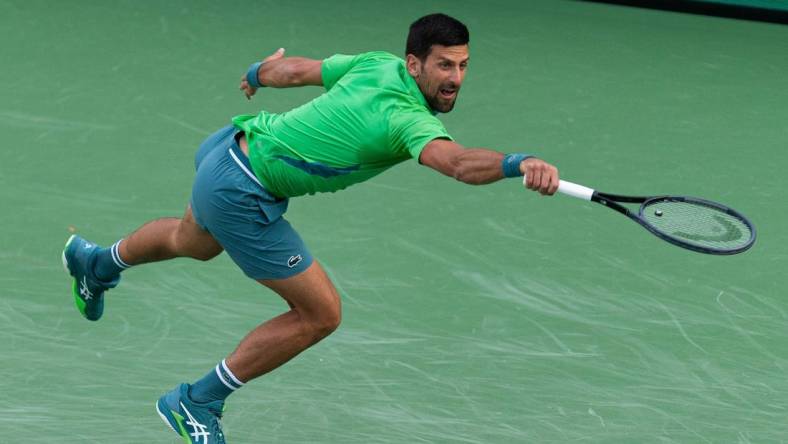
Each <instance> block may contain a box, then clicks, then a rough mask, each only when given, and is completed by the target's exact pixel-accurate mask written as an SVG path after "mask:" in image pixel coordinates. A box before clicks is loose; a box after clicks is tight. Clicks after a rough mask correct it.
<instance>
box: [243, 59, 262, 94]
mask: <svg viewBox="0 0 788 444" xmlns="http://www.w3.org/2000/svg"><path fill="white" fill-rule="evenodd" d="M263 63H265V62H257V63H252V66H250V67H249V70H248V71H246V81H247V82H248V83H249V86H251V87H252V88H263V87H265V85H262V84H261V83H260V81H259V79H258V77H257V71H259V70H260V66H262V64H263Z"/></svg>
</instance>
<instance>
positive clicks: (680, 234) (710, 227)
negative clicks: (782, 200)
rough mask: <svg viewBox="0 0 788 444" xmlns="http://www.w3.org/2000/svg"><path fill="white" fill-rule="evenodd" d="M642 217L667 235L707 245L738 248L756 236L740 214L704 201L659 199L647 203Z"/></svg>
mask: <svg viewBox="0 0 788 444" xmlns="http://www.w3.org/2000/svg"><path fill="white" fill-rule="evenodd" d="M641 217H642V218H643V219H645V220H646V222H648V223H649V225H651V226H652V227H653V228H655V229H657V230H659V231H660V232H662V233H663V234H665V235H668V236H671V237H673V238H674V239H678V240H681V241H682V242H686V243H688V244H692V245H696V246H700V247H704V248H714V249H721V250H734V249H737V248H741V247H744V246H745V245H747V244H748V243H749V242H750V238H751V237H752V230H751V228H750V227H749V226H748V225H747V224H746V223H745V222H744V221H742V220H741V219H740V218H739V217H737V216H735V215H733V214H729V213H728V212H727V211H725V210H723V209H721V208H716V207H713V206H709V205H705V204H703V203H700V202H692V201H670V200H658V201H655V202H653V203H650V204H647V205H646V206H644V207H643V208H642V210H641Z"/></svg>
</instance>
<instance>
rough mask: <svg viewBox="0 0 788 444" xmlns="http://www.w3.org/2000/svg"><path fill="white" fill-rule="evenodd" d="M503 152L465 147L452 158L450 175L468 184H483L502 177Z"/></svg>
mask: <svg viewBox="0 0 788 444" xmlns="http://www.w3.org/2000/svg"><path fill="white" fill-rule="evenodd" d="M503 157H504V155H503V153H499V152H497V151H492V150H488V149H485V148H466V149H464V150H462V151H461V152H459V153H458V154H457V155H456V156H455V157H454V159H452V163H453V165H452V167H453V168H452V176H453V177H454V178H455V179H457V180H459V181H460V182H463V183H467V184H470V185H484V184H488V183H492V182H496V181H498V180H501V179H503V178H504V175H503V170H502V169H501V163H502V162H503Z"/></svg>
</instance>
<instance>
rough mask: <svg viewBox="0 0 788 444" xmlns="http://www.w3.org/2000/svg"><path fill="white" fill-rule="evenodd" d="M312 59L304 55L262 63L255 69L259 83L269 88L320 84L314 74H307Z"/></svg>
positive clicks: (312, 62)
mask: <svg viewBox="0 0 788 444" xmlns="http://www.w3.org/2000/svg"><path fill="white" fill-rule="evenodd" d="M314 62H315V61H314V60H312V59H307V58H304V57H287V58H280V59H276V60H270V61H268V62H266V63H263V65H262V66H260V69H259V70H258V71H257V79H258V81H259V82H260V84H261V85H265V86H268V87H271V88H292V87H295V86H305V85H320V84H321V82H318V81H317V79H315V76H314V75H312V76H309V75H306V74H305V73H307V72H308V66H309V65H310V64H314Z"/></svg>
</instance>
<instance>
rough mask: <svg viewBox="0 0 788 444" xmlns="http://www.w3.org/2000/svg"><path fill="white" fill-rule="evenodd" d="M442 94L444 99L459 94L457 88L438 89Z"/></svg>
mask: <svg viewBox="0 0 788 444" xmlns="http://www.w3.org/2000/svg"><path fill="white" fill-rule="evenodd" d="M438 93H439V94H440V96H441V97H442V98H444V99H453V98H454V97H455V96H456V95H457V89H456V88H441V89H440V90H438Z"/></svg>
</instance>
